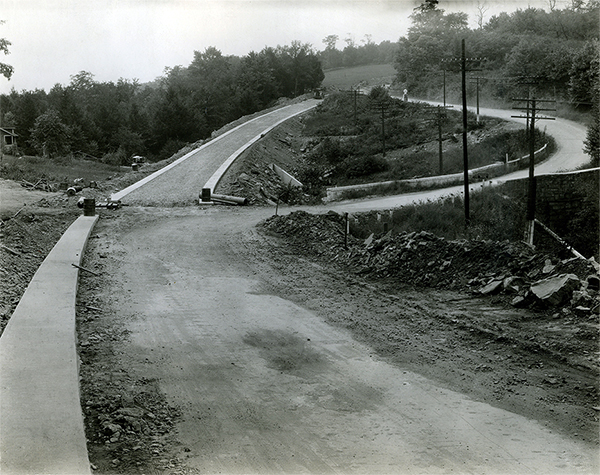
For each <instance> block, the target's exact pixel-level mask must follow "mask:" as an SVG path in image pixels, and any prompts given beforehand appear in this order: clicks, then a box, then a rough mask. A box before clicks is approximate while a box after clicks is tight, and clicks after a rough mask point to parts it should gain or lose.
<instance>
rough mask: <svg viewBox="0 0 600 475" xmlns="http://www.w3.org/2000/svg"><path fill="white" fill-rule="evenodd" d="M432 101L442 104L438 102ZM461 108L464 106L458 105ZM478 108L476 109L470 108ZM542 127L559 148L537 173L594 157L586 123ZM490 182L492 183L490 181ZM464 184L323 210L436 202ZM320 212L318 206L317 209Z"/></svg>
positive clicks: (503, 113) (496, 113)
mask: <svg viewBox="0 0 600 475" xmlns="http://www.w3.org/2000/svg"><path fill="white" fill-rule="evenodd" d="M430 104H434V105H441V104H439V103H437V102H430ZM454 107H456V108H459V107H460V106H457V105H455V106H454ZM469 109H470V110H471V111H474V110H473V108H471V107H470V108H469ZM479 111H480V114H481V115H483V116H489V117H498V118H500V119H504V120H510V121H514V122H518V123H521V124H523V127H524V126H525V120H524V119H517V118H514V117H512V115H513V114H514V113H515V111H511V110H504V109H489V108H480V109H479ZM538 128H540V129H542V130H544V129H545V130H546V133H547V134H549V135H551V136H552V137H554V139H555V140H556V146H557V150H556V152H555V153H554V154H552V156H551V157H550V158H548V159H547V160H545V161H544V162H543V163H541V164H539V165H536V169H535V174H536V175H541V174H547V173H558V172H567V171H571V170H575V169H578V168H580V167H582V166H584V165H586V164H587V163H589V161H590V157H589V156H588V155H587V154H586V153H584V151H583V142H584V140H585V138H586V133H587V129H586V127H585V126H583V125H581V124H578V123H577V122H573V121H571V120H567V119H562V118H560V117H556V118H555V120H543V121H540V122H538ZM528 173H529V171H528V170H527V169H525V170H519V171H516V172H513V173H510V174H508V175H504V176H502V177H498V178H496V179H494V180H492V181H491V184H498V183H503V182H505V181H508V180H514V179H517V178H523V177H526V176H528ZM488 183H490V182H488ZM482 186H483V185H482V184H480V183H477V184H473V185H471V186H470V188H469V189H470V190H471V191H475V190H479V189H481V187H482ZM463 188H464V187H463V185H459V186H452V187H448V188H441V189H438V190H428V191H418V192H413V193H403V194H401V195H394V196H386V197H379V198H371V199H361V200H348V201H340V202H337V203H330V204H329V205H327V206H321V207H319V209H323V208H326V209H328V210H334V211H338V212H349V213H352V212H354V213H358V212H365V211H372V210H382V209H391V208H398V207H400V206H406V205H408V204H412V203H417V202H424V201H430V200H431V201H435V200H437V199H439V198H442V197H445V196H461V195H462V193H463ZM315 211H317V209H315Z"/></svg>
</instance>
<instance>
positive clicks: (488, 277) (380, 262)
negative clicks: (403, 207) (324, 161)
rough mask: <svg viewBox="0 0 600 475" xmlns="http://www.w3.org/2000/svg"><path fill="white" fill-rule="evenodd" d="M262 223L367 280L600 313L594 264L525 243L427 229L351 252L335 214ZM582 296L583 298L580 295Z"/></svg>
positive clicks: (355, 242) (300, 214)
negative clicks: (463, 237) (455, 236)
mask: <svg viewBox="0 0 600 475" xmlns="http://www.w3.org/2000/svg"><path fill="white" fill-rule="evenodd" d="M262 225H263V226H264V227H265V228H267V229H268V230H270V231H274V232H277V233H280V234H282V235H285V236H286V237H288V238H289V239H290V242H291V243H292V245H293V246H295V247H297V248H299V249H300V250H301V251H302V252H303V253H307V254H316V255H318V256H323V257H329V258H330V259H332V260H334V261H336V262H338V263H339V264H342V265H346V266H351V267H353V268H354V269H355V272H356V273H357V274H361V275H370V276H373V277H394V278H397V279H398V280H400V281H403V282H405V283H408V284H411V285H417V286H427V287H434V288H445V289H449V290H463V291H464V290H468V291H472V292H474V293H476V294H478V295H498V294H504V295H513V297H512V299H511V301H512V304H513V305H514V306H515V307H529V306H537V307H539V308H548V307H560V306H569V305H572V309H575V308H576V307H583V308H589V309H590V312H594V311H597V310H598V304H599V303H600V297H599V292H598V290H597V288H598V286H599V281H598V279H597V277H596V275H597V274H596V273H595V271H594V266H593V263H592V262H590V261H587V260H585V259H580V258H573V259H567V260H564V261H560V260H558V259H556V258H553V259H551V258H549V256H548V255H545V254H538V253H536V252H535V251H534V250H532V249H531V248H529V247H528V246H527V245H525V244H524V243H518V242H508V241H505V242H495V241H476V240H472V241H467V240H457V241H449V240H446V239H443V238H440V237H438V236H436V235H434V234H432V233H429V232H425V231H423V232H411V233H400V234H397V235H392V234H391V233H390V232H388V233H386V234H385V235H380V236H379V237H378V238H377V237H376V236H375V235H370V236H369V237H368V238H367V239H366V240H364V239H357V238H354V237H353V236H349V238H348V249H345V248H344V226H345V218H344V216H342V215H339V214H337V213H331V212H330V213H327V214H325V215H312V214H309V213H306V212H304V211H296V212H293V213H291V214H289V215H286V216H273V217H271V218H269V219H267V220H266V221H265V222H263V224H262ZM588 275H589V276H590V277H589V278H587V280H586V276H588ZM582 291H585V294H579V293H577V292H582ZM581 311H582V310H581V309H579V310H578V312H581Z"/></svg>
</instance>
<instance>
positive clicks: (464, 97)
mask: <svg viewBox="0 0 600 475" xmlns="http://www.w3.org/2000/svg"><path fill="white" fill-rule="evenodd" d="M483 59H484V58H467V54H466V47H465V40H464V38H463V40H462V41H461V57H460V58H453V59H449V60H445V61H449V62H457V61H458V62H460V72H461V79H462V81H461V83H462V117H463V133H462V145H463V167H464V194H465V198H464V200H465V227H467V228H468V227H469V225H470V223H471V217H470V211H469V154H468V150H467V127H468V121H467V71H481V69H468V70H467V63H471V62H481V61H482V60H483Z"/></svg>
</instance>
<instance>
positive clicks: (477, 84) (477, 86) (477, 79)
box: [471, 76, 485, 124]
mask: <svg viewBox="0 0 600 475" xmlns="http://www.w3.org/2000/svg"><path fill="white" fill-rule="evenodd" d="M480 79H485V78H482V77H479V76H476V77H474V78H471V82H473V80H475V82H476V88H477V94H476V95H477V123H478V124H479V80H480Z"/></svg>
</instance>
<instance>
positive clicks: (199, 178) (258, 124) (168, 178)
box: [112, 99, 320, 206]
mask: <svg viewBox="0 0 600 475" xmlns="http://www.w3.org/2000/svg"><path fill="white" fill-rule="evenodd" d="M319 102H320V101H318V100H314V99H313V100H308V101H304V102H301V103H299V104H291V105H289V106H285V107H282V108H280V109H276V110H274V111H272V112H269V113H268V114H265V115H261V116H259V117H256V118H254V119H252V120H249V121H248V122H245V123H243V124H241V125H239V126H238V127H236V128H234V129H232V130H230V131H228V132H226V133H225V134H223V135H220V136H218V137H216V138H215V139H214V140H211V141H210V142H208V143H206V144H205V145H203V146H202V147H200V148H199V149H197V150H194V151H192V152H190V153H189V154H187V155H185V156H184V157H182V158H180V159H179V160H177V161H176V162H174V163H172V164H171V165H169V166H168V167H165V168H164V169H161V170H159V171H158V172H156V173H154V174H152V175H150V176H149V177H146V178H145V179H144V180H141V181H140V182H138V183H136V184H134V185H132V186H130V187H128V188H125V189H124V190H122V191H120V192H118V193H115V194H113V195H112V199H114V200H123V201H125V202H126V203H127V204H132V205H149V206H173V205H191V204H193V203H195V202H197V201H198V197H199V196H200V192H201V191H202V188H211V189H214V187H215V186H216V185H217V182H218V180H219V178H220V176H221V175H222V174H223V173H224V172H225V171H226V169H227V167H228V166H229V165H230V164H231V162H232V161H233V159H235V157H237V155H239V154H240V153H241V152H242V151H243V150H245V149H246V148H247V147H249V146H250V145H251V144H252V143H254V142H255V141H256V140H258V139H260V137H261V135H262V134H264V133H266V132H268V131H269V130H271V129H272V128H274V127H276V126H277V125H279V124H280V123H281V122H283V121H285V120H287V119H289V118H291V117H293V116H295V115H298V114H301V113H303V112H306V111H307V110H309V109H311V108H313V107H315V106H316V105H317V104H318V103H319Z"/></svg>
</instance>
